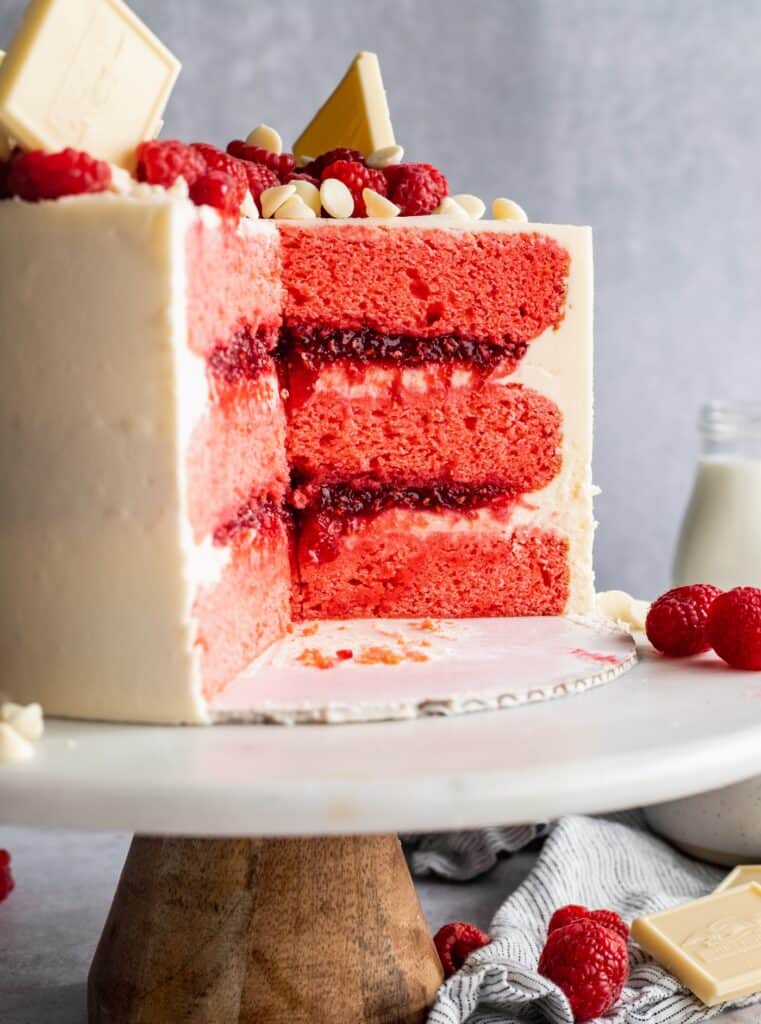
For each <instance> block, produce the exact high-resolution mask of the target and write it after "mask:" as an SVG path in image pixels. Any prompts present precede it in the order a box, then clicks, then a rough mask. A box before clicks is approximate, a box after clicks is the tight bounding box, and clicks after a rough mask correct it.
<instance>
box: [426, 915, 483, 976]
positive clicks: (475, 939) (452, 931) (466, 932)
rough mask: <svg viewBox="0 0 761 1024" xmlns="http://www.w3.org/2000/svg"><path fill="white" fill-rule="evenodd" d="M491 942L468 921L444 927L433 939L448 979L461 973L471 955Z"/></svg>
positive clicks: (455, 922)
mask: <svg viewBox="0 0 761 1024" xmlns="http://www.w3.org/2000/svg"><path fill="white" fill-rule="evenodd" d="M490 942H491V939H490V938H489V936H488V935H485V934H484V932H482V931H481V930H480V929H479V928H476V926H475V925H474V924H468V923H467V922H466V921H454V922H453V923H452V924H445V925H442V926H441V928H439V930H438V931H437V932H436V934H435V935H434V937H433V944H434V945H435V946H436V952H437V953H438V954H439V960H441V966H442V967H443V968H444V975H445V977H447V978H451V977H452V975H453V974H455V973H456V972H457V971H459V969H460V968H461V967H462V965H463V964H464V963H465V961H466V960H467V959H468V957H469V956H470V954H471V953H475V951H476V950H477V949H480V948H481V947H482V946H487V945H488V944H489V943H490Z"/></svg>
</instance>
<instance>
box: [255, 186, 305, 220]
mask: <svg viewBox="0 0 761 1024" xmlns="http://www.w3.org/2000/svg"><path fill="white" fill-rule="evenodd" d="M295 195H296V186H295V185H293V184H289V185H273V186H272V188H265V190H264V191H263V192H262V193H261V194H260V195H259V203H260V204H261V207H262V217H264V218H265V219H266V218H267V217H272V216H274V214H275V213H276V212H277V210H278V209H279V208H280V207H281V206H282V205H283V203H284V202H285V201H286V200H287V199H290V198H291V196H295Z"/></svg>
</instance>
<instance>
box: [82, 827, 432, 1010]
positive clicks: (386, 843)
mask: <svg viewBox="0 0 761 1024" xmlns="http://www.w3.org/2000/svg"><path fill="white" fill-rule="evenodd" d="M440 982H441V968H440V965H439V962H438V957H437V956H436V952H435V950H434V948H433V943H432V942H431V939H430V935H429V933H428V928H427V925H426V922H425V919H424V918H423V914H422V911H421V909H420V904H419V902H418V899H417V895H416V893H415V890H414V887H413V885H412V880H411V878H410V876H409V872H408V871H407V866H406V864H405V861H404V857H403V856H402V852H401V848H400V846H399V842H398V840H397V839H396V837H394V836H369V837H345V838H343V837H341V838H325V839H319V838H318V839H266V840H249V839H176V838H144V837H137V838H135V839H134V840H133V843H132V846H131V848H130V851H129V854H128V857H127V861H126V864H125V866H124V871H123V873H122V877H121V879H120V881H119V885H118V888H117V891H116V896H115V897H114V902H113V905H112V907H111V912H110V914H109V916H108V920H107V921H106V925H105V928H104V930H103V935H102V936H101V940H100V943H99V945H98V949H97V951H96V954H95V959H94V960H93V964H92V968H91V971H90V979H89V990H88V999H89V1020H90V1024H170V1022H171V1024H181V1022H182V1024H185V1022H188V1024H235V1022H238V1024H281V1022H282V1024H285V1022H288V1024H302V1022H303V1024H322V1022H323V1021H324V1022H330V1024H360V1022H368V1024H375V1022H377V1024H381V1022H383V1024H385V1022H389V1024H391V1022H395V1024H396V1022H399V1024H401V1022H404V1024H413V1022H418V1021H420V1022H422V1021H424V1020H425V1017H426V1014H427V1010H428V1008H429V1007H430V1005H431V1003H432V1001H433V996H434V993H435V991H436V988H437V987H438V985H439V984H440Z"/></svg>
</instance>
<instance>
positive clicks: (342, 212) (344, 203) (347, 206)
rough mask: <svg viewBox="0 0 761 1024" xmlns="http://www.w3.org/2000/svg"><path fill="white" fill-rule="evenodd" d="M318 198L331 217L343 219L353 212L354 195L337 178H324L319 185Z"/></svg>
mask: <svg viewBox="0 0 761 1024" xmlns="http://www.w3.org/2000/svg"><path fill="white" fill-rule="evenodd" d="M320 200H321V202H322V205H323V208H324V209H325V210H326V211H327V212H328V213H329V214H330V216H331V217H335V218H337V219H345V218H346V217H351V215H352V214H353V213H354V197H353V196H352V194H351V192H350V191H349V189H348V188H347V186H346V185H344V183H343V182H342V181H339V179H338V178H326V179H325V180H324V181H323V183H322V184H321V185H320Z"/></svg>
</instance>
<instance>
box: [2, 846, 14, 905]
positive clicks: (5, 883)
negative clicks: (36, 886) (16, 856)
mask: <svg viewBox="0 0 761 1024" xmlns="http://www.w3.org/2000/svg"><path fill="white" fill-rule="evenodd" d="M15 884H16V883H15V882H14V881H13V875H12V874H11V855H10V854H9V853H8V851H7V850H0V903H2V902H3V900H6V899H8V897H9V896H10V894H11V892H12V891H13V888H14V886H15Z"/></svg>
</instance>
